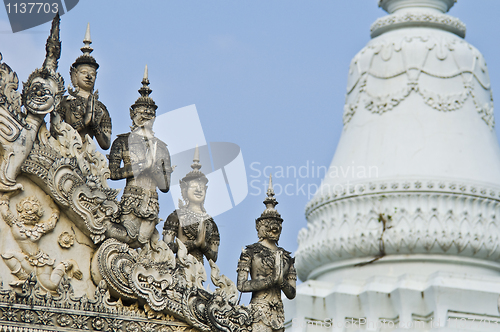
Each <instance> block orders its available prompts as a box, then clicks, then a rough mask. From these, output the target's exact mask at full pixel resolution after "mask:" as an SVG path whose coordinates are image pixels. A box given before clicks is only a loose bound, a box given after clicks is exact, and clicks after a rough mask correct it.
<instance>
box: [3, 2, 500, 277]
mask: <svg viewBox="0 0 500 332" xmlns="http://www.w3.org/2000/svg"><path fill="white" fill-rule="evenodd" d="M499 13H500V1H497V0H479V1H478V0H474V1H472V0H460V1H458V3H457V4H456V5H455V6H454V7H453V8H452V10H451V11H450V14H451V15H453V16H457V17H459V18H460V19H461V20H462V21H463V22H464V23H465V24H466V25H467V36H466V40H467V41H468V42H470V43H471V44H473V45H474V46H476V47H477V48H478V49H479V50H480V51H481V52H482V53H483V54H484V56H485V58H486V61H487V63H488V68H489V72H490V77H491V82H492V87H493V96H494V100H497V91H498V90H497V86H498V87H500V82H499V80H500V61H498V60H497V55H498V54H499V46H498V45H499V43H498V39H499V35H500V24H499V22H498V14H499ZM384 15H386V13H385V12H384V11H383V10H381V9H380V8H378V6H377V1H376V0H348V1H346V0H344V1H340V0H328V1H327V0H314V1H305V0H301V1H298V0H287V1H284V0H273V1H269V0H265V1H264V0H253V1H248V0H247V1H243V0H242V1H234V0H212V1H193V0H187V1H173V0H166V1H165V0H162V1H159V0H156V1H155V0H150V1H137V0H136V1H97V0H85V1H80V3H79V4H78V5H77V6H76V7H75V8H74V9H73V10H71V11H70V12H68V13H67V14H65V15H63V16H62V17H61V39H62V56H61V60H60V66H59V71H60V72H61V74H62V75H63V76H64V78H65V82H66V85H68V83H69V82H70V80H69V66H70V65H71V63H72V62H73V61H74V60H75V59H76V57H78V56H79V55H80V54H81V52H80V50H79V49H80V47H82V45H83V44H82V39H83V36H84V32H85V28H86V25H87V22H90V27H91V35H92V40H93V44H92V46H93V48H94V50H95V51H94V53H93V55H94V57H95V58H96V59H97V61H98V62H99V64H100V66H101V67H100V68H99V72H98V77H97V83H96V88H97V89H98V90H99V92H100V100H101V101H102V102H103V103H104V104H105V105H106V106H107V107H108V110H109V111H110V114H111V117H112V120H113V139H114V138H115V137H116V134H121V133H125V132H128V131H129V125H130V119H129V112H128V109H129V107H130V105H131V104H133V103H134V101H135V100H136V99H137V97H138V96H139V94H138V93H137V89H138V88H139V87H140V81H141V79H142V74H143V70H144V65H145V64H148V67H149V79H150V81H151V85H150V87H151V88H152V89H153V93H152V97H153V98H154V100H155V102H156V104H157V105H158V106H159V108H158V111H157V112H158V114H162V113H165V112H168V111H171V110H174V109H177V108H180V107H184V106H187V105H191V104H196V107H197V109H198V113H199V116H200V120H201V124H202V126H203V130H204V133H205V137H206V139H207V141H209V142H231V143H235V144H237V145H239V146H240V148H241V151H242V154H243V158H244V161H245V166H246V169H247V176H248V181H249V195H248V196H247V198H246V199H245V200H244V201H243V202H242V203H240V204H239V205H237V206H236V207H234V208H233V209H231V210H229V211H227V212H225V213H223V214H221V215H219V216H217V217H216V218H215V221H216V223H217V224H218V226H219V229H220V232H221V245H220V253H219V262H218V265H219V266H220V268H221V270H222V273H224V274H226V275H227V276H229V277H230V278H231V279H233V280H236V272H235V270H236V264H237V260H238V257H239V254H240V251H241V247H243V246H245V245H247V244H251V243H253V242H255V241H256V240H257V235H256V231H255V223H254V220H255V218H257V217H258V216H260V214H261V212H262V211H263V209H264V205H263V204H262V200H263V199H264V191H263V190H262V189H263V187H262V184H263V183H265V182H266V181H267V178H266V177H265V176H264V174H262V173H263V171H264V167H266V166H268V167H270V168H267V169H266V170H273V171H274V172H276V171H277V170H278V169H279V167H283V168H285V169H286V167H291V169H292V168H295V169H296V170H298V169H299V168H300V167H305V168H307V167H308V170H309V172H307V176H300V175H297V176H293V175H292V174H289V175H290V176H288V177H286V176H285V177H281V178H275V183H276V184H277V185H281V186H282V187H284V186H286V185H287V184H291V186H289V189H290V190H289V193H292V195H285V194H282V195H279V196H277V199H278V201H279V203H280V204H279V205H278V206H277V209H278V211H279V212H280V213H281V214H282V216H283V218H284V219H285V222H284V225H283V234H282V239H281V240H280V245H281V246H283V247H284V248H285V249H288V250H289V251H295V250H296V249H297V243H296V239H297V233H298V231H299V229H300V228H302V227H305V226H306V220H305V217H304V207H305V205H306V203H307V202H308V200H309V199H310V198H311V197H308V193H307V186H308V184H319V183H320V181H321V178H322V177H321V176H318V175H317V174H314V175H313V174H312V168H311V167H312V165H313V164H314V166H316V167H317V166H328V165H329V163H330V161H331V159H332V157H333V154H334V152H335V148H336V146H337V142H338V139H339V137H340V135H341V132H342V113H343V105H344V97H345V85H346V78H347V72H348V67H349V63H350V60H351V58H352V57H353V56H354V55H355V54H356V53H357V52H358V51H359V50H360V49H361V48H362V47H363V46H364V45H365V44H366V43H367V42H368V41H369V40H370V35H369V31H370V25H371V24H372V23H373V22H374V21H375V20H376V19H377V18H378V17H381V16H384ZM49 28H50V26H49V24H48V23H47V24H44V25H41V26H38V27H35V28H32V29H30V30H27V31H24V32H19V33H16V34H13V33H12V32H11V30H10V26H9V23H8V19H7V14H6V11H5V10H3V9H1V10H0V52H1V53H2V55H3V61H5V62H6V63H8V64H9V65H10V66H11V67H12V68H13V69H14V70H15V71H16V72H17V73H18V75H19V78H20V80H21V81H25V80H26V79H27V77H28V75H29V73H30V72H31V71H32V70H33V69H35V68H37V67H40V66H41V64H42V62H43V59H44V53H45V51H44V43H45V40H46V38H47V34H48V31H49ZM497 128H498V127H497ZM166 143H167V144H169V142H166ZM303 170H304V168H303ZM315 173H316V172H315ZM285 175H286V174H285ZM302 175H306V172H305V171H303V173H302ZM251 181H254V182H251ZM209 185H210V184H209ZM257 185H258V186H259V190H257ZM302 185H303V186H302ZM168 195H169V194H167V195H163V198H162V200H161V206H160V217H161V218H163V219H165V218H166V217H167V216H168V214H169V213H170V212H172V210H173V209H174V206H173V204H172V203H171V199H170V197H168ZM207 195H210V188H209V191H208V194H207ZM207 212H208V213H210V211H207Z"/></svg>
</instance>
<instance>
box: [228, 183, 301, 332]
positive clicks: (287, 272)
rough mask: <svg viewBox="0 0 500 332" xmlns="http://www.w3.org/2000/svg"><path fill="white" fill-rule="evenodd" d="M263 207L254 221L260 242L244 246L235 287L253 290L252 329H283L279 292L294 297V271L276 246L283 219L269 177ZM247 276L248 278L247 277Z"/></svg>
mask: <svg viewBox="0 0 500 332" xmlns="http://www.w3.org/2000/svg"><path fill="white" fill-rule="evenodd" d="M264 204H265V205H266V209H265V210H264V212H263V213H262V215H261V216H260V217H259V218H257V220H256V221H255V223H256V225H255V226H256V228H257V233H258V236H259V242H257V243H254V244H251V245H249V246H247V247H246V248H245V249H243V251H242V253H241V256H240V259H239V261H238V270H237V271H238V290H239V291H240V292H252V299H251V301H250V307H251V310H252V315H253V325H252V331H253V332H272V331H283V330H284V328H283V323H284V321H285V312H284V310H283V302H282V301H281V291H283V293H285V295H286V297H287V298H289V299H293V298H294V297H295V292H296V288H295V286H296V280H297V272H296V271H295V267H294V264H293V263H294V259H293V258H292V257H291V256H290V252H288V251H286V250H284V249H283V248H280V247H278V246H277V244H278V240H279V238H280V235H281V224H282V223H283V219H282V218H281V215H280V214H279V213H278V211H276V209H275V206H276V205H277V204H278V202H277V201H276V199H275V198H274V190H273V187H272V180H271V177H270V178H269V189H268V190H267V197H266V199H265V200H264ZM249 275H250V277H251V280H248V276H249Z"/></svg>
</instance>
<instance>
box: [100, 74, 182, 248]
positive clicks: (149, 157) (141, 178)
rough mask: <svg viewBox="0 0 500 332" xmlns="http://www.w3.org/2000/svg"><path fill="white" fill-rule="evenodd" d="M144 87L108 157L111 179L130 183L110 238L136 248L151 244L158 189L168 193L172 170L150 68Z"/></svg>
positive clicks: (156, 213) (110, 232) (157, 211)
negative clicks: (157, 123)
mask: <svg viewBox="0 0 500 332" xmlns="http://www.w3.org/2000/svg"><path fill="white" fill-rule="evenodd" d="M142 84H143V86H142V88H140V89H139V93H140V94H141V96H140V97H139V98H138V99H137V101H136V102H135V103H134V105H132V107H131V108H130V118H131V119H132V124H133V125H132V127H131V129H132V130H131V132H129V133H126V134H122V135H118V138H117V139H116V140H115V141H114V142H113V145H112V147H111V152H110V154H109V156H108V159H109V170H110V172H111V176H110V177H111V179H112V180H121V179H126V180H127V183H126V185H125V189H124V191H123V195H122V199H121V202H120V205H121V217H120V223H119V224H110V228H109V230H108V237H113V238H116V239H118V240H120V241H122V242H125V243H128V244H131V245H132V246H133V247H143V246H144V245H145V244H147V243H149V242H150V240H151V237H152V235H153V232H155V231H156V228H155V227H156V224H158V222H159V219H158V213H159V210H160V207H159V204H158V193H157V192H156V188H158V189H160V191H161V192H164V193H166V192H168V191H169V189H170V174H171V173H172V171H173V169H172V167H171V165H170V153H169V152H168V149H167V145H166V144H165V143H164V142H162V141H161V140H159V139H158V138H156V137H155V136H154V132H153V123H154V120H155V118H156V108H157V107H158V106H156V104H155V102H154V101H153V99H151V97H149V95H150V94H151V92H152V91H151V89H150V88H149V86H148V85H149V79H148V70H147V66H146V68H145V71H144V79H143V80H142ZM122 162H123V166H122ZM153 245H154V243H153Z"/></svg>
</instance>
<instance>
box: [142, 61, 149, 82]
mask: <svg viewBox="0 0 500 332" xmlns="http://www.w3.org/2000/svg"><path fill="white" fill-rule="evenodd" d="M142 81H143V82H144V81H148V82H149V79H148V65H146V66H145V67H144V77H143V79H142ZM143 84H144V83H143Z"/></svg>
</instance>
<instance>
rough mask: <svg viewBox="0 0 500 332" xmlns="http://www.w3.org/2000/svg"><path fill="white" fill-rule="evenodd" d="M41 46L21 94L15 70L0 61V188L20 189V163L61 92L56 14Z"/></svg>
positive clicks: (62, 80) (57, 16)
mask: <svg viewBox="0 0 500 332" xmlns="http://www.w3.org/2000/svg"><path fill="white" fill-rule="evenodd" d="M45 50H46V55H45V61H44V62H43V65H42V68H39V69H36V70H35V71H33V72H32V73H31V74H30V76H29V77H28V81H27V82H26V83H23V91H22V94H21V96H19V93H18V92H17V88H18V84H19V79H18V77H17V74H16V73H15V72H13V71H12V69H11V68H10V67H9V66H8V65H7V64H5V63H1V64H0V151H1V152H2V154H1V156H0V192H9V191H16V190H19V189H23V186H22V185H21V184H20V183H17V182H16V177H17V176H18V175H19V174H20V172H21V165H22V163H23V162H24V161H25V160H26V158H27V157H28V154H29V153H30V151H31V149H32V148H33V143H34V141H35V138H36V135H37V133H38V130H39V128H40V126H41V124H42V122H43V119H44V117H45V114H47V113H50V112H52V111H53V110H55V109H57V108H58V107H59V104H60V102H61V99H62V96H63V94H64V79H63V78H62V76H61V75H60V74H59V73H58V72H57V66H58V60H59V57H60V55H61V41H60V40H59V14H56V16H55V17H54V19H53V20H52V27H51V30H50V35H49V37H48V38H47V43H46V45H45ZM1 59H2V57H1V55H0V60H1ZM22 106H24V109H23V108H22Z"/></svg>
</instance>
